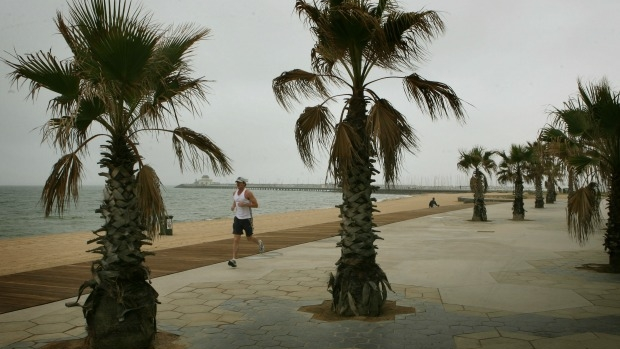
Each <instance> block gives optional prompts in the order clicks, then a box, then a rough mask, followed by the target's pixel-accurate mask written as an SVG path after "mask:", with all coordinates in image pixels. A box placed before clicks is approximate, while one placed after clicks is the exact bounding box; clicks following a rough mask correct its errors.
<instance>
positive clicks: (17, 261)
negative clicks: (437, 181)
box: [0, 193, 472, 275]
mask: <svg viewBox="0 0 620 349" xmlns="http://www.w3.org/2000/svg"><path fill="white" fill-rule="evenodd" d="M471 195H472V194H467V193H447V194H444V193H437V194H422V195H417V196H413V197H405V198H399V199H392V200H384V201H381V202H379V203H377V208H378V209H379V211H380V212H378V213H376V214H377V215H381V214H387V213H393V212H400V211H408V210H415V209H422V208H426V207H428V202H429V201H430V199H431V197H435V199H436V200H437V202H438V203H439V204H440V205H445V206H447V205H456V204H459V201H458V198H459V197H461V196H465V197H469V196H471ZM257 196H258V201H259V205H260V196H259V195H257ZM258 210H260V207H259V208H258ZM259 212H260V211H259ZM333 221H338V209H337V208H330V209H317V210H305V211H292V212H286V213H276V214H265V215H261V214H257V215H256V216H255V217H254V226H255V233H256V236H257V237H259V238H260V234H261V232H269V231H277V230H284V229H288V228H295V227H302V226H306V225H313V224H319V223H325V222H333ZM231 224H232V216H231V218H230V219H219V220H211V221H198V222H179V223H174V222H173V234H172V235H165V236H159V237H158V238H156V239H155V241H154V242H153V245H152V246H146V247H145V248H144V250H149V251H155V252H157V251H158V250H163V249H167V248H174V247H180V246H187V245H193V244H199V243H202V242H207V241H216V240H223V239H228V238H231ZM92 238H93V234H92V233H91V232H74V233H63V234H50V235H47V236H37V237H28V238H16V239H6V240H2V242H1V244H0V275H8V274H14V273H19V272H24V271H29V270H37V269H41V268H48V267H54V266H60V265H67V264H73V263H81V262H85V261H90V260H95V259H97V258H98V256H99V255H96V254H92V253H88V252H86V251H87V250H89V249H92V248H95V247H96V245H88V244H86V241H88V240H90V239H92ZM267 249H269V245H268V243H267Z"/></svg>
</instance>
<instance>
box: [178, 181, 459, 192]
mask: <svg viewBox="0 0 620 349" xmlns="http://www.w3.org/2000/svg"><path fill="white" fill-rule="evenodd" d="M175 188H188V189H231V190H232V189H235V188H236V186H235V185H233V184H218V183H214V184H210V185H196V184H180V185H177V186H176V187H175ZM247 188H248V189H251V190H284V191H319V192H321V191H322V192H341V191H342V190H341V189H340V188H339V187H336V186H335V185H329V184H253V183H248V184H247ZM439 192H447V193H461V192H462V193H469V192H470V190H469V187H465V186H456V187H448V186H444V187H434V186H433V187H418V186H402V185H401V186H398V185H397V186H393V187H389V188H387V187H381V186H379V189H378V190H377V191H376V193H380V194H396V195H413V194H424V193H439Z"/></svg>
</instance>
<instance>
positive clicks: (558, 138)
mask: <svg viewBox="0 0 620 349" xmlns="http://www.w3.org/2000/svg"><path fill="white" fill-rule="evenodd" d="M539 140H540V141H542V142H545V144H546V151H547V153H548V155H549V158H551V159H557V160H558V162H559V165H561V166H562V168H563V172H564V173H566V175H567V177H568V179H567V186H568V187H567V190H568V195H569V196H570V195H572V194H573V192H574V191H575V187H576V181H577V178H576V173H575V169H574V167H573V166H571V165H570V164H569V163H568V158H569V157H570V156H571V155H574V154H576V153H577V152H580V151H581V146H580V145H579V139H578V138H577V137H574V136H572V135H571V134H570V133H568V130H561V129H558V128H556V127H555V126H554V125H548V126H545V127H544V128H543V129H542V130H541V132H540V135H539ZM546 167H547V166H546Z"/></svg>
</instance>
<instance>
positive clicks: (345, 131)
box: [328, 122, 361, 186]
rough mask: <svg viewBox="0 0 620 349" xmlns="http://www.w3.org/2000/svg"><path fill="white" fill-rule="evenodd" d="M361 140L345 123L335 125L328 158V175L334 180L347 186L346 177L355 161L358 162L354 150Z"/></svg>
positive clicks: (351, 127)
mask: <svg viewBox="0 0 620 349" xmlns="http://www.w3.org/2000/svg"><path fill="white" fill-rule="evenodd" d="M360 142H361V139H360V137H359V135H358V134H357V133H356V132H355V130H354V129H353V126H351V125H350V124H349V123H347V122H341V123H338V124H337V125H336V128H335V133H334V140H333V144H332V147H331V153H330V156H329V160H328V162H329V167H328V173H330V174H331V176H332V177H333V178H334V179H341V180H342V182H343V184H344V185H345V186H346V185H347V178H348V176H346V174H347V173H349V171H351V169H352V168H353V166H354V163H355V161H356V160H359V158H358V154H357V152H356V151H355V149H357V148H358V146H359V144H360Z"/></svg>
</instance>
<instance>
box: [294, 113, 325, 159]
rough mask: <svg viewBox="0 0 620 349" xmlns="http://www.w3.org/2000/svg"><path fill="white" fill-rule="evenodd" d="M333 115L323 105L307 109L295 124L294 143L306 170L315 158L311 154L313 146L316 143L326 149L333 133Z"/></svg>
mask: <svg viewBox="0 0 620 349" xmlns="http://www.w3.org/2000/svg"><path fill="white" fill-rule="evenodd" d="M333 119H334V117H333V115H332V114H331V112H330V111H329V109H328V108H327V107H325V106H323V105H317V106H314V107H307V108H305V109H304V111H303V113H301V115H300V116H299V118H298V119H297V122H296V123H295V141H296V143H297V149H298V150H299V155H300V156H301V160H302V161H303V163H304V164H305V165H306V166H307V167H308V168H313V167H314V165H315V162H316V157H315V156H314V154H313V151H312V150H313V144H314V143H315V142H316V143H317V144H318V145H319V146H320V147H321V148H323V149H328V147H329V146H330V145H331V142H332V135H333V132H334V126H333V124H332V122H333Z"/></svg>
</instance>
